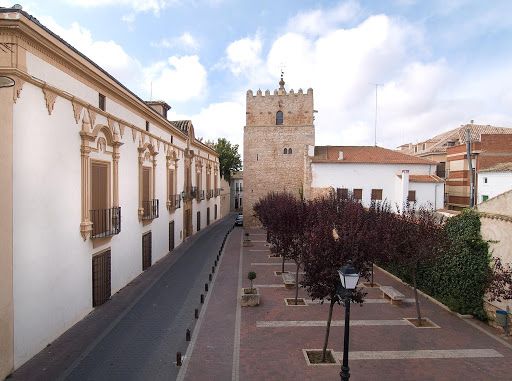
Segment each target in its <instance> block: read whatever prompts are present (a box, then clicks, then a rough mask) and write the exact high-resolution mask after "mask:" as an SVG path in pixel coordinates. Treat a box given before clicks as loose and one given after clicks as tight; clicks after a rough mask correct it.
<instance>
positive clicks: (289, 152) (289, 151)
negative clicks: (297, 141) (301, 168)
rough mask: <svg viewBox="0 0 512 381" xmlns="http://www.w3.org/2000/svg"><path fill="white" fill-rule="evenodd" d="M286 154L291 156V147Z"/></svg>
mask: <svg viewBox="0 0 512 381" xmlns="http://www.w3.org/2000/svg"><path fill="white" fill-rule="evenodd" d="M288 154H289V155H291V154H292V149H291V147H290V148H288Z"/></svg>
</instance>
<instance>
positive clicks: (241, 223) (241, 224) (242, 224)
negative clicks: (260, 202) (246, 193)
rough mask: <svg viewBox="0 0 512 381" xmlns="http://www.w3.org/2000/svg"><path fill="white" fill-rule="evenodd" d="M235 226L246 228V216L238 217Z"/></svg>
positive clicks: (240, 215)
mask: <svg viewBox="0 0 512 381" xmlns="http://www.w3.org/2000/svg"><path fill="white" fill-rule="evenodd" d="M235 226H244V215H243V214H239V215H238V216H236V220H235Z"/></svg>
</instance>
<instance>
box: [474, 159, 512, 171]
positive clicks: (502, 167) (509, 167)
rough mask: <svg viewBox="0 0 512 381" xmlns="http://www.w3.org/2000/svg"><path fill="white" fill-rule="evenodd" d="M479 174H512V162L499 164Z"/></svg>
mask: <svg viewBox="0 0 512 381" xmlns="http://www.w3.org/2000/svg"><path fill="white" fill-rule="evenodd" d="M478 172H512V162H511V161H509V162H506V163H499V164H496V165H494V166H492V167H489V168H484V169H481V170H479V171H478Z"/></svg>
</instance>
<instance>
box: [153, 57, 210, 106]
mask: <svg viewBox="0 0 512 381" xmlns="http://www.w3.org/2000/svg"><path fill="white" fill-rule="evenodd" d="M144 75H145V82H146V86H147V88H149V87H150V84H151V83H152V87H153V91H152V92H153V99H163V100H166V101H168V102H172V101H177V102H186V101H190V100H193V99H197V98H200V97H202V96H204V95H205V93H206V89H207V72H206V69H205V68H204V66H203V65H202V64H201V63H200V62H199V56H197V55H192V56H181V57H178V56H172V57H169V58H168V59H167V61H160V62H157V63H155V64H153V65H151V66H149V67H147V68H145V69H144Z"/></svg>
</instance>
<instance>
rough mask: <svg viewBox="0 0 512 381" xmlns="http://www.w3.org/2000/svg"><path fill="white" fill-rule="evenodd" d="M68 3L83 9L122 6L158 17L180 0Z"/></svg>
mask: <svg viewBox="0 0 512 381" xmlns="http://www.w3.org/2000/svg"><path fill="white" fill-rule="evenodd" d="M64 1H65V2H66V3H68V4H71V5H75V6H79V7H83V8H98V7H109V6H121V7H125V8H131V9H133V10H134V11H135V12H153V13H154V14H156V15H158V14H159V13H160V11H162V10H164V9H165V8H168V7H169V6H171V5H176V4H178V3H179V0H64Z"/></svg>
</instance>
